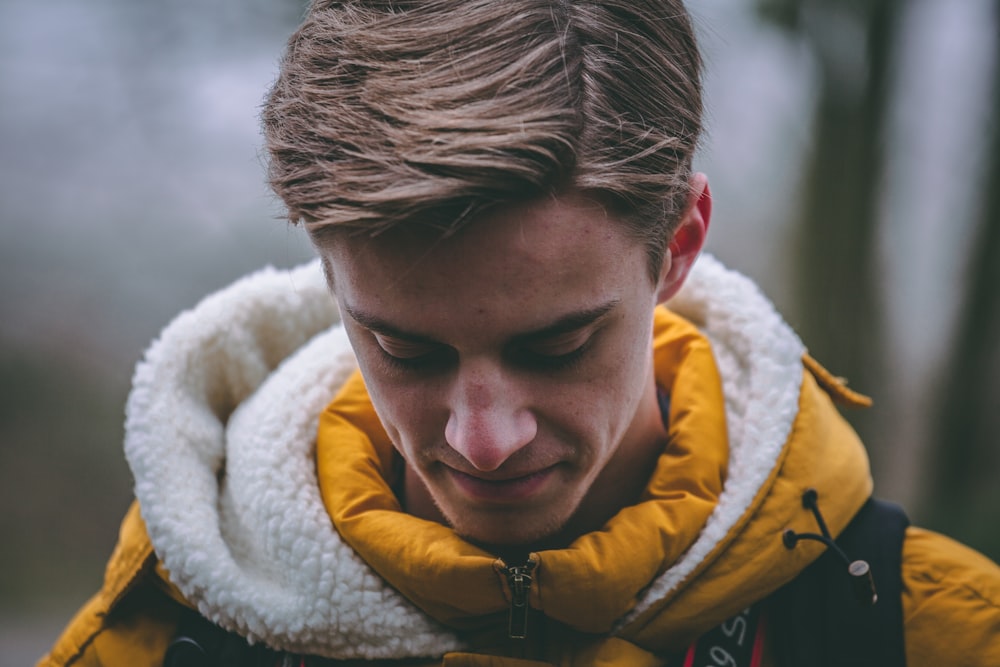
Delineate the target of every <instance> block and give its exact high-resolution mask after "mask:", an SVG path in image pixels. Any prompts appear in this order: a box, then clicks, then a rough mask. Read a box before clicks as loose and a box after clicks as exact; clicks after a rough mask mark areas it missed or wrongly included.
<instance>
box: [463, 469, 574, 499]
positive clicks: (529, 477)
mask: <svg viewBox="0 0 1000 667" xmlns="http://www.w3.org/2000/svg"><path fill="white" fill-rule="evenodd" d="M555 469H556V466H549V467H548V468H542V469H541V470H537V471H534V472H529V473H526V474H515V475H510V476H504V477H499V478H495V477H480V476H477V475H470V474H468V473H464V472H461V471H459V470H455V469H454V468H448V469H447V470H448V472H449V474H450V475H451V478H452V480H454V482H455V485H456V486H457V487H458V488H459V489H460V490H461V491H462V492H463V493H464V494H465V495H467V496H469V497H471V498H473V499H475V500H480V501H485V502H490V503H513V502H518V501H523V500H527V499H528V498H530V497H531V496H534V495H536V494H538V493H539V492H541V490H542V489H543V488H544V487H545V486H546V483H547V482H548V481H549V480H550V479H551V478H552V477H553V475H554V474H555Z"/></svg>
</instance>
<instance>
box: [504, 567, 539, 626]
mask: <svg viewBox="0 0 1000 667" xmlns="http://www.w3.org/2000/svg"><path fill="white" fill-rule="evenodd" d="M535 565H536V563H535V561H534V560H532V559H530V558H529V559H528V560H527V562H525V564H524V565H515V566H508V567H506V568H505V572H506V574H507V582H508V583H509V584H510V594H511V595H510V616H509V618H508V621H507V636H508V637H509V638H510V639H524V638H525V637H527V636H528V592H529V591H530V590H531V573H532V572H533V571H534V569H535Z"/></svg>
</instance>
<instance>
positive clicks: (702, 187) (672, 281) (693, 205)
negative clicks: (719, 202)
mask: <svg viewBox="0 0 1000 667" xmlns="http://www.w3.org/2000/svg"><path fill="white" fill-rule="evenodd" d="M711 219H712V192H711V190H709V188H708V177H707V176H705V174H702V173H697V174H694V175H693V176H691V194H690V195H689V196H688V203H687V208H686V209H685V211H684V214H683V215H682V216H681V220H680V223H679V224H678V225H677V229H675V230H674V235H673V237H672V238H671V239H670V243H669V244H668V246H667V251H666V252H665V253H664V255H663V266H662V268H661V269H660V282H659V290H658V292H657V297H656V298H657V303H663V302H664V301H666V300H667V299H669V298H670V297H672V296H673V295H674V294H676V293H677V290H679V289H680V288H681V285H683V284H684V280H685V279H686V278H687V276H688V273H689V272H690V271H691V267H692V266H694V261H695V260H696V259H698V253H700V252H701V249H702V247H703V246H704V245H705V236H706V235H707V234H708V223H709V222H710V221H711Z"/></svg>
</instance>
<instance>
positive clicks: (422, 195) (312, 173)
mask: <svg viewBox="0 0 1000 667" xmlns="http://www.w3.org/2000/svg"><path fill="white" fill-rule="evenodd" d="M700 110H701V109H700V84H699V60H698V55H697V50H696V47H695V44H694V39H693V35H692V33H691V26H690V23H689V20H688V17H687V14H686V13H685V11H684V10H683V7H682V6H681V5H680V3H679V2H676V3H675V2H663V1H662V0H659V1H652V0H651V1H649V2H632V1H624V0H619V1H617V2H568V1H564V2H552V1H549V0H510V1H509V2H493V1H491V0H476V1H470V2H458V1H454V0H449V1H437V2H435V1H432V2H376V1H374V0H372V1H368V2H354V3H351V2H348V3H330V2H315V3H314V5H313V7H312V9H311V10H310V13H309V16H308V17H307V19H306V22H305V23H304V25H303V26H302V27H301V28H300V30H299V31H298V32H297V33H296V35H295V36H294V37H293V38H292V40H291V42H290V46H289V51H288V54H287V55H286V58H285V60H284V62H283V63H282V71H281V75H280V77H279V79H278V81H277V82H276V83H275V86H274V89H273V90H272V92H271V95H270V97H269V99H268V102H267V106H266V108H265V112H264V120H265V129H266V133H267V141H268V148H269V151H270V154H271V165H270V166H271V179H272V183H273V185H274V187H275V190H276V191H277V192H278V194H279V195H281V197H282V198H283V199H284V201H285V203H286V205H287V206H288V209H289V217H290V218H291V219H292V220H293V221H300V220H301V221H303V222H304V223H305V225H306V227H307V229H308V230H309V232H310V234H311V236H312V238H313V240H314V242H315V244H316V246H317V248H318V250H319V252H320V255H321V257H322V259H323V262H324V266H325V268H326V270H327V273H328V276H329V277H330V280H331V284H332V285H334V291H335V293H336V296H337V299H338V301H339V303H340V306H341V310H342V314H343V316H344V324H345V327H346V329H347V332H348V334H349V336H350V338H351V342H352V345H353V346H354V349H355V352H356V353H357V356H358V361H359V365H360V367H361V370H362V373H363V374H364V377H365V382H366V385H367V386H368V390H369V393H370V394H371V397H372V401H373V404H374V406H375V408H376V410H377V412H378V414H379V417H380V419H381V421H382V423H383V425H384V426H385V427H386V430H387V432H388V433H389V435H390V437H391V438H392V440H393V443H394V444H395V446H396V447H397V449H398V450H399V451H400V453H401V455H402V456H403V458H404V459H405V460H406V463H407V478H406V482H405V498H404V503H405V504H406V507H407V510H408V511H410V512H411V513H414V514H418V515H421V516H424V517H426V518H434V519H439V520H443V521H445V522H447V523H449V524H451V525H453V526H454V527H455V528H456V530H458V532H459V533H461V534H462V535H464V536H466V537H468V538H470V539H473V540H476V541H479V542H482V543H487V544H492V545H520V546H529V547H537V546H538V545H540V544H554V543H561V542H565V541H568V540H569V539H571V538H572V537H573V536H575V535H577V534H580V533H581V532H583V531H585V530H591V529H594V528H596V527H599V526H600V524H601V523H602V522H603V521H604V520H606V519H607V518H609V517H610V516H611V514H613V513H614V512H615V511H617V510H618V509H619V508H620V507H621V506H623V505H624V504H626V503H628V502H632V501H634V500H635V498H636V497H637V495H638V493H639V491H640V489H641V488H642V486H643V483H644V482H645V480H646V478H647V477H648V474H649V472H650V469H651V467H652V465H653V462H654V461H655V458H656V455H657V453H658V451H659V449H660V448H662V445H663V439H664V438H665V430H664V427H663V424H662V420H661V418H660V415H659V410H658V407H657V400H656V391H655V385H654V380H653V375H652V355H651V352H650V342H651V331H652V317H653V309H654V307H655V305H656V304H657V303H658V302H662V301H663V300H665V299H666V298H668V297H669V296H670V295H672V294H673V293H674V292H675V291H676V290H677V289H678V288H679V287H680V285H681V283H682V282H683V280H684V278H685V276H686V275H687V271H688V269H689V268H690V266H691V264H692V262H693V260H694V258H695V256H696V255H697V253H698V251H699V250H700V248H701V245H702V242H703V240H704V235H705V230H706V227H707V224H708V219H709V214H710V200H709V196H708V190H707V183H706V181H705V179H704V177H703V176H701V175H695V176H692V175H691V173H690V163H691V157H692V153H693V151H694V148H695V145H696V143H697V138H698V134H699V130H700Z"/></svg>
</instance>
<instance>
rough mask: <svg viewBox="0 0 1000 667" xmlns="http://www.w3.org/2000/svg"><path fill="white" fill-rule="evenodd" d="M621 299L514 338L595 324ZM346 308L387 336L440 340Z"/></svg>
mask: <svg viewBox="0 0 1000 667" xmlns="http://www.w3.org/2000/svg"><path fill="white" fill-rule="evenodd" d="M620 303H621V300H620V299H611V300H609V301H607V302H605V303H602V304H601V305H599V306H595V307H593V308H587V309H584V310H578V311H574V312H571V313H567V314H565V315H563V316H561V317H559V319H557V320H556V321H554V322H552V323H551V324H546V325H545V326H543V327H540V328H538V329H535V330H533V331H526V332H524V333H519V334H517V335H515V336H514V337H513V338H512V340H511V342H513V343H525V342H530V341H533V340H539V339H544V338H550V337H552V336H558V335H560V334H564V333H569V332H571V331H576V330H577V329H582V328H583V327H585V326H588V325H590V324H593V323H595V322H597V321H599V320H600V319H601V318H603V317H605V316H606V315H607V314H608V313H610V312H611V311H612V310H614V309H615V308H616V307H617V306H618V305H619V304H620ZM342 307H343V309H344V311H345V312H346V313H347V314H348V315H349V316H350V317H351V319H353V320H354V321H355V322H357V323H358V324H360V325H361V326H363V327H364V328H366V329H368V330H370V331H374V332H375V333H378V334H382V335H383V336H389V337H392V338H399V339H400V340H406V341H411V342H414V343H428V344H434V345H437V344H439V341H437V340H435V339H434V338H431V337H430V336H425V335H423V334H419V333H413V332H409V331H403V330H402V329H400V328H399V327H397V326H395V325H393V324H390V323H389V322H386V321H385V320H383V319H381V318H380V317H378V316H376V315H372V314H371V313H366V312H364V311H361V310H357V309H356V308H352V307H351V306H349V305H347V304H344V305H343V306H342Z"/></svg>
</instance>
